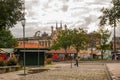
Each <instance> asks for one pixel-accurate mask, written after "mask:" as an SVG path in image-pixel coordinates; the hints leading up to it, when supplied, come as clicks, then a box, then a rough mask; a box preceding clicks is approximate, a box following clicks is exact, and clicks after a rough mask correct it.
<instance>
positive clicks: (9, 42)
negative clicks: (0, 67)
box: [0, 30, 18, 48]
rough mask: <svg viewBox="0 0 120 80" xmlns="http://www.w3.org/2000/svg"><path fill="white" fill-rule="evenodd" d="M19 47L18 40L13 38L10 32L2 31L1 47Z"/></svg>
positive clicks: (0, 32) (0, 35)
mask: <svg viewBox="0 0 120 80" xmlns="http://www.w3.org/2000/svg"><path fill="white" fill-rule="evenodd" d="M17 45H18V42H17V40H16V39H15V38H14V37H13V36H12V34H11V32H10V31H9V30H0V47H1V48H14V47H16V46H17Z"/></svg>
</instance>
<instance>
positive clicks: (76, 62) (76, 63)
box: [75, 57, 78, 67]
mask: <svg viewBox="0 0 120 80" xmlns="http://www.w3.org/2000/svg"><path fill="white" fill-rule="evenodd" d="M75 65H76V66H77V67H78V57H76V58H75Z"/></svg>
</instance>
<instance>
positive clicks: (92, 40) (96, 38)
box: [88, 31, 101, 48]
mask: <svg viewBox="0 0 120 80" xmlns="http://www.w3.org/2000/svg"><path fill="white" fill-rule="evenodd" d="M88 37H89V40H88V41H89V47H90V48H98V46H99V45H100V39H101V35H100V33H99V32H97V31H94V32H91V33H89V34H88Z"/></svg>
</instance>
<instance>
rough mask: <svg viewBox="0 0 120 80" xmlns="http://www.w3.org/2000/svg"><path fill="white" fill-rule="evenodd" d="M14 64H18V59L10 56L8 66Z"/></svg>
mask: <svg viewBox="0 0 120 80" xmlns="http://www.w3.org/2000/svg"><path fill="white" fill-rule="evenodd" d="M14 65H17V60H16V59H14V58H10V59H9V60H8V61H7V66H14Z"/></svg>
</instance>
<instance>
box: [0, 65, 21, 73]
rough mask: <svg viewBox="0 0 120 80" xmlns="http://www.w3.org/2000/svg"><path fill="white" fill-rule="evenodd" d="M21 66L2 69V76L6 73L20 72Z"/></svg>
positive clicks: (0, 68) (0, 69)
mask: <svg viewBox="0 0 120 80" xmlns="http://www.w3.org/2000/svg"><path fill="white" fill-rule="evenodd" d="M19 68H20V66H4V67H0V74H2V73H6V72H13V71H18V69H19Z"/></svg>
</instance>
